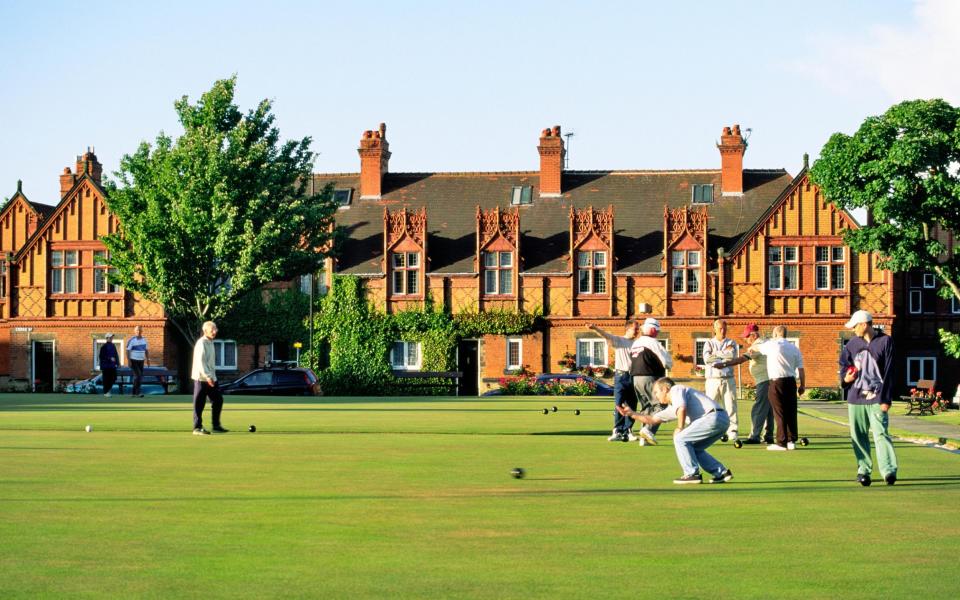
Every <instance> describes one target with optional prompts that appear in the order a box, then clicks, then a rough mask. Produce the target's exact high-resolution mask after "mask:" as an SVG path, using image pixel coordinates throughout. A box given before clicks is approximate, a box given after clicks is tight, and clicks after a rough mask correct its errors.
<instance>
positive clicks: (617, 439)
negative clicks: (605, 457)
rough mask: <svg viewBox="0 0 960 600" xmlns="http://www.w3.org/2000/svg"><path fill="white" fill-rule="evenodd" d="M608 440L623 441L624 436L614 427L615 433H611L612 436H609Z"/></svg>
mask: <svg viewBox="0 0 960 600" xmlns="http://www.w3.org/2000/svg"><path fill="white" fill-rule="evenodd" d="M607 441H608V442H622V441H623V436H622V435H620V434H619V433H617V430H616V429H614V430H613V435H611V436H610V437H608V438H607Z"/></svg>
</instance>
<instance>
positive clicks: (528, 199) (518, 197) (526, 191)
mask: <svg viewBox="0 0 960 600" xmlns="http://www.w3.org/2000/svg"><path fill="white" fill-rule="evenodd" d="M532 203H533V187H532V186H529V185H516V186H514V187H513V193H512V194H511V196H510V204H513V205H514V206H519V205H521V204H532Z"/></svg>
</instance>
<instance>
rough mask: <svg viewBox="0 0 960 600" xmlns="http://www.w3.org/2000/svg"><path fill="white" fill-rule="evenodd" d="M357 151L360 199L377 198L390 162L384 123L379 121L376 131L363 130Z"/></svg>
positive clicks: (380, 192) (381, 190)
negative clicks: (358, 156)
mask: <svg viewBox="0 0 960 600" xmlns="http://www.w3.org/2000/svg"><path fill="white" fill-rule="evenodd" d="M357 152H358V153H359V154H360V199H361V200H364V199H369V200H379V199H380V196H381V194H382V192H383V176H384V175H386V173H387V164H388V163H389V162H390V144H389V143H387V126H386V124H384V123H380V128H379V129H378V130H377V131H370V130H369V129H368V130H367V131H364V132H363V137H361V138H360V147H359V148H358V149H357Z"/></svg>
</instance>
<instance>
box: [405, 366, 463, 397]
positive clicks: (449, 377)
mask: <svg viewBox="0 0 960 600" xmlns="http://www.w3.org/2000/svg"><path fill="white" fill-rule="evenodd" d="M393 376H394V377H395V378H396V379H398V380H407V379H409V380H413V381H417V380H420V381H419V382H417V383H413V381H411V384H408V385H404V383H405V382H403V381H401V382H400V383H398V386H397V387H399V388H400V389H401V390H410V391H414V392H416V391H417V390H419V389H422V388H427V389H445V390H450V393H451V395H456V393H457V387H458V385H459V382H460V378H461V377H463V371H394V372H393ZM428 379H443V380H446V381H443V382H440V383H434V382H429V381H426V380H428Z"/></svg>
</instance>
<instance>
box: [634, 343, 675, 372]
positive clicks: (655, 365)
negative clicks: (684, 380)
mask: <svg viewBox="0 0 960 600" xmlns="http://www.w3.org/2000/svg"><path fill="white" fill-rule="evenodd" d="M630 374H631V375H633V376H634V377H637V376H640V375H646V376H649V377H656V378H658V379H659V378H660V377H663V376H664V375H666V374H667V371H666V369H664V368H663V363H662V362H660V357H659V356H657V355H656V353H654V352H653V351H652V350H650V349H649V348H643V349H642V350H641V352H639V353H638V354H634V353H633V350H632V349H631V351H630Z"/></svg>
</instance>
